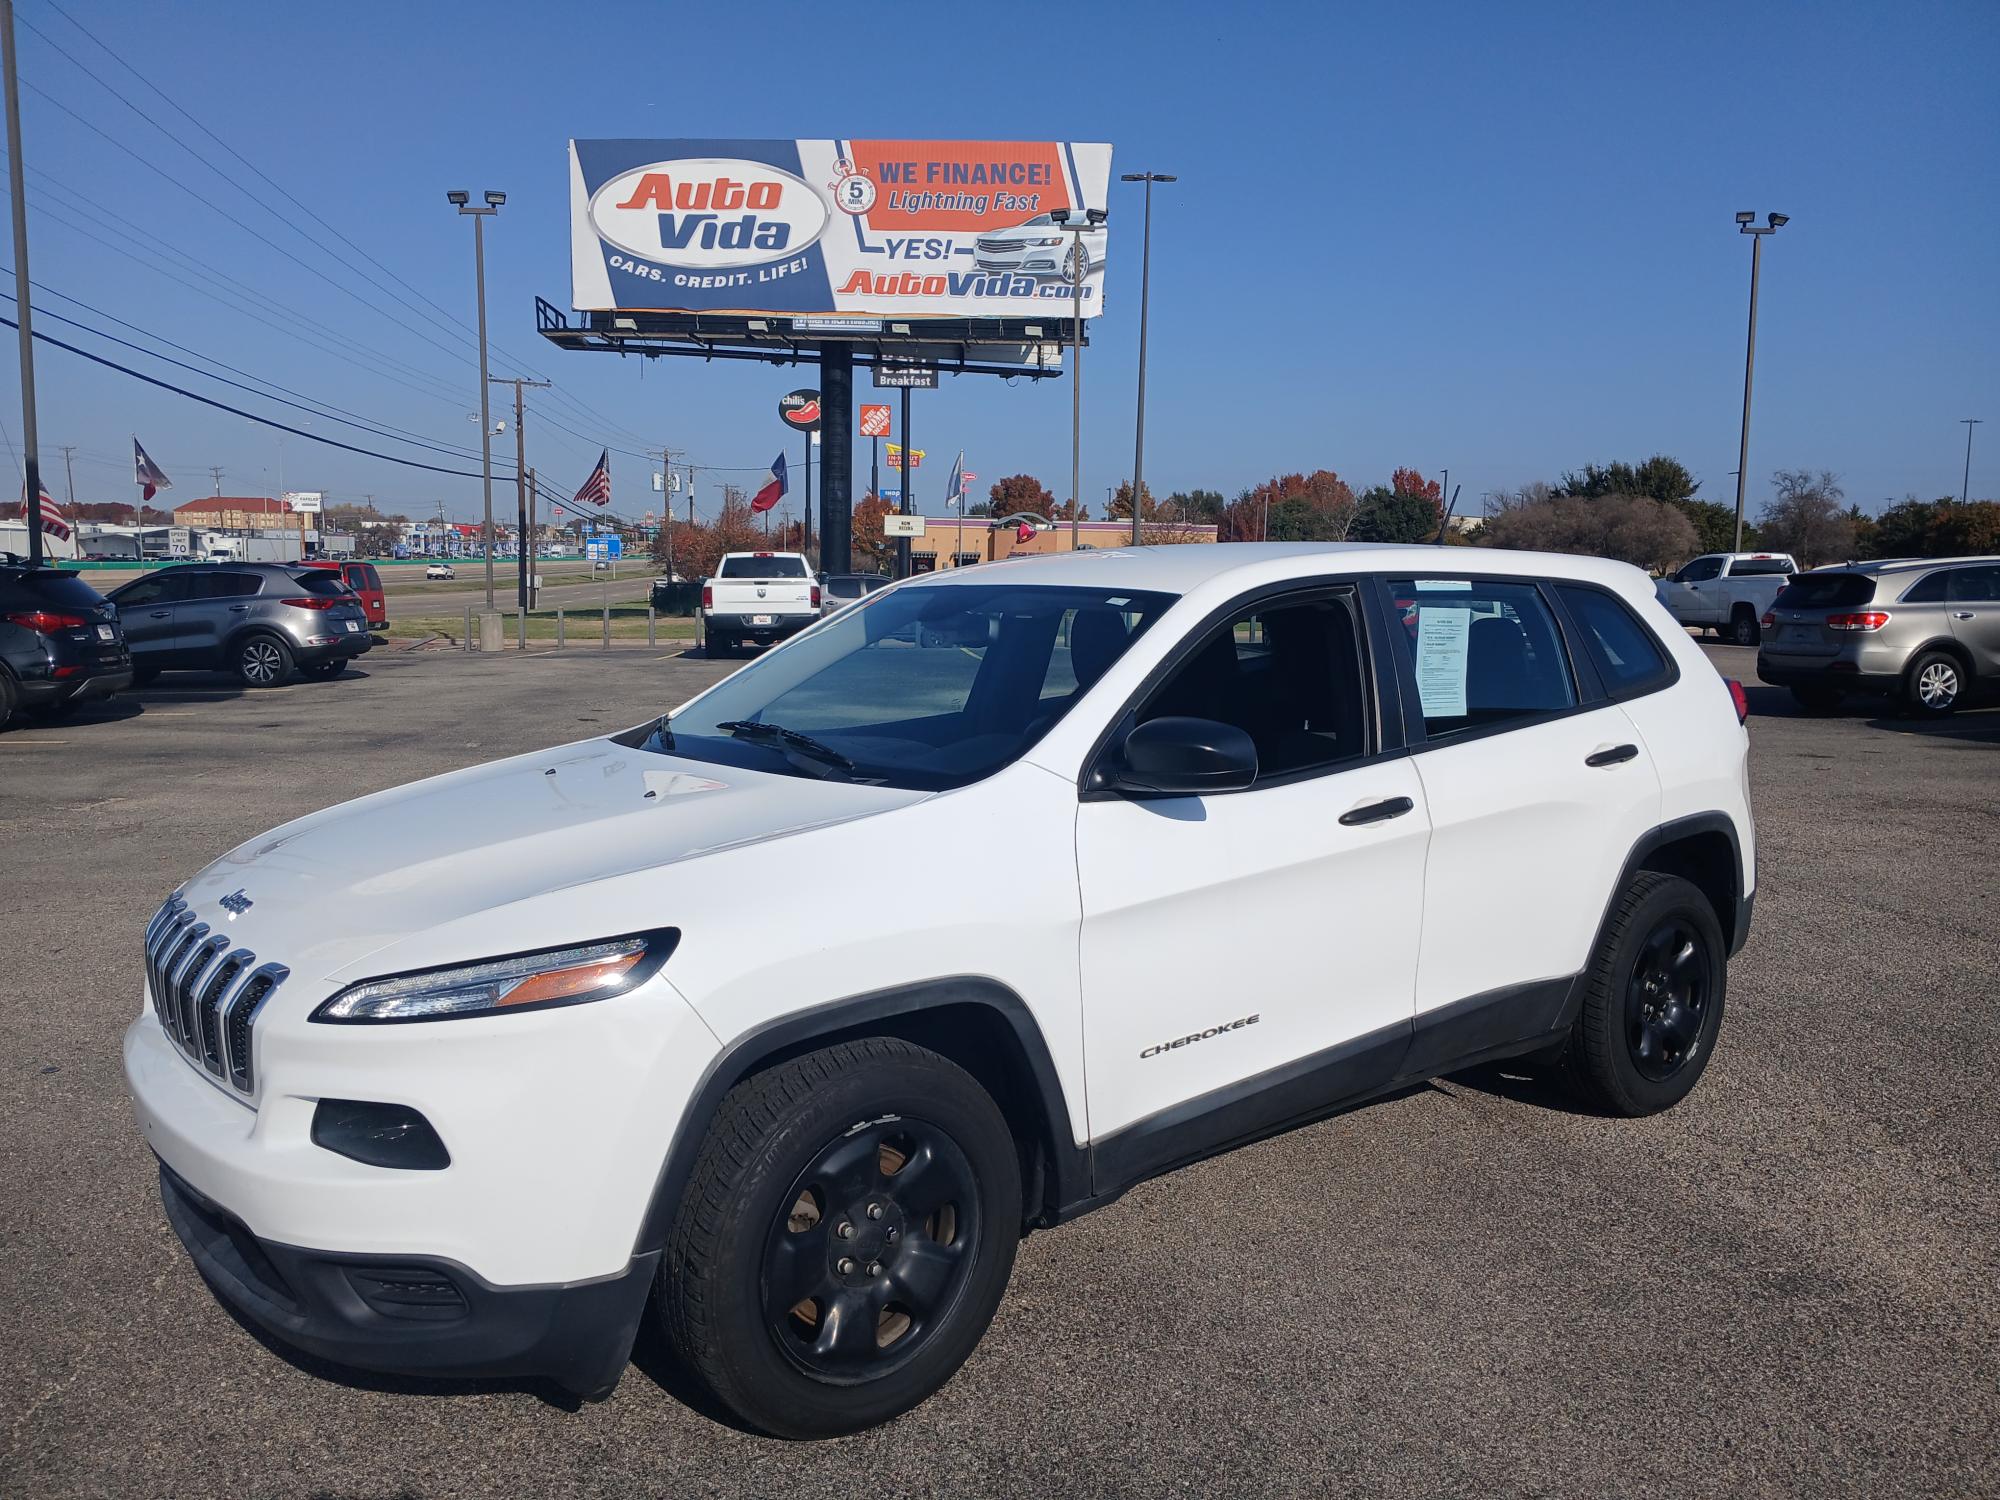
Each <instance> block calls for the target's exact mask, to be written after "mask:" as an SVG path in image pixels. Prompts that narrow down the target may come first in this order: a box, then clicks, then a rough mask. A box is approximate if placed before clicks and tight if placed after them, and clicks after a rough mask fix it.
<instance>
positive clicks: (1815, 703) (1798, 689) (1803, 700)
mask: <svg viewBox="0 0 2000 1500" xmlns="http://www.w3.org/2000/svg"><path fill="white" fill-rule="evenodd" d="M1846 697H1847V695H1846V694H1845V693H1843V692H1841V690H1840V689H1839V688H1837V687H1824V686H1822V685H1820V684H1818V683H1802V684H1799V685H1797V686H1795V687H1793V689H1792V701H1793V702H1795V703H1797V704H1798V706H1799V707H1800V708H1803V709H1804V710H1806V712H1807V713H1815V714H1824V713H1831V712H1832V711H1833V710H1834V709H1836V708H1838V707H1840V705H1841V704H1842V703H1843V702H1844V701H1845V700H1846Z"/></svg>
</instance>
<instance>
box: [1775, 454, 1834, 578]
mask: <svg viewBox="0 0 2000 1500" xmlns="http://www.w3.org/2000/svg"><path fill="white" fill-rule="evenodd" d="M1771 483H1772V484H1773V485H1774V486H1775V487H1776V488H1777V491H1778V494H1777V498H1776V499H1774V500H1772V501H1771V502H1770V503H1769V504H1767V505H1766V506H1765V507H1764V513H1763V515H1762V517H1761V518H1760V519H1759V521H1758V537H1759V543H1760V545H1762V546H1764V547H1767V548H1770V549H1772V550H1773V551H1785V552H1789V553H1791V554H1792V556H1793V557H1795V558H1797V559H1798V560H1799V561H1800V562H1801V563H1802V564H1804V565H1805V566H1806V567H1808V568H1814V567H1818V566H1819V565H1820V564H1821V563H1824V562H1839V561H1841V560H1842V559H1844V558H1848V557H1852V556H1853V555H1854V518H1853V517H1852V516H1850V515H1849V514H1848V513H1847V512H1846V510H1844V509H1843V508H1842V504H1841V502H1842V501H1844V500H1845V499H1846V498H1847V494H1846V492H1845V491H1844V490H1842V489H1841V487H1840V477H1839V476H1838V475H1837V474H1835V473H1833V472H1832V471H1831V470H1829V469H1821V470H1820V471H1819V472H1818V473H1817V474H1815V473H1813V471H1812V470H1810V469H1780V470H1778V472H1777V473H1775V474H1773V475H1772V476H1771Z"/></svg>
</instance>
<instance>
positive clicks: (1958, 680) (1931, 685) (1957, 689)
mask: <svg viewBox="0 0 2000 1500" xmlns="http://www.w3.org/2000/svg"><path fill="white" fill-rule="evenodd" d="M1964 697H1965V664H1964V663H1963V662H1961V661H1960V660H1959V659H1958V658H1957V657H1955V656H1953V655H1952V654H1951V653H1950V652H1949V651H1926V652H1924V653H1923V654H1922V655H1921V656H1919V657H1918V658H1917V659H1916V660H1915V661H1913V662H1911V663H1910V666H1909V670H1908V671H1907V672H1905V673H1904V674H1903V701H1904V702H1905V703H1906V704H1908V705H1909V709H1910V712H1911V713H1913V714H1916V715H1917V716H1918V717H1919V718H1924V719H1942V718H1944V717H1945V716H1946V715H1947V714H1950V713H1951V712H1953V711H1954V710H1955V709H1956V708H1957V707H1958V705H1959V702H1960V701H1961V700H1962V699H1963V698H1964Z"/></svg>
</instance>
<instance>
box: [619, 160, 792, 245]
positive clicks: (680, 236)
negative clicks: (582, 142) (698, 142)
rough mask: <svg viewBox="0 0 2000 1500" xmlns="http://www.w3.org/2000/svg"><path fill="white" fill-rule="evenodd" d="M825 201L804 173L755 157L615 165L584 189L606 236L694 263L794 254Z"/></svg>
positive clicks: (621, 242)
mask: <svg viewBox="0 0 2000 1500" xmlns="http://www.w3.org/2000/svg"><path fill="white" fill-rule="evenodd" d="M828 217H829V215H828V213H827V208H826V202H825V200H824V199H822V198H821V197H820V195H819V194H818V193H817V192H816V191H814V189H813V188H812V187H811V186H810V185H809V184H808V183H806V182H805V181H804V180H802V179H800V178H797V177H794V176H793V175H792V174H791V173H789V172H781V171H779V170H778V169H777V168H776V167H769V166H766V165H764V163H762V162H757V161H738V160H734V159H731V158H725V157H712V156H698V157H687V158H683V159H682V160H679V161H661V162H653V163H651V164H649V165H647V166H643V167H634V168H633V169H632V170H631V171H629V172H622V173H620V174H619V175H618V176H616V177H614V178H612V179H611V180H610V181H609V182H607V183H605V184H604V186H602V187H600V188H599V189H598V190H597V191H596V192H595V193H593V194H591V197H590V223H591V227H592V228H593V229H595V230H596V231H597V233H598V235H599V236H600V237H602V238H603V239H604V241H605V242H606V243H607V244H611V245H615V246H617V247H618V248H619V249H620V250H624V251H626V252H628V253H630V254H632V255H637V256H641V257H643V258H645V259H647V260H654V261H659V262H661V263H662V264H664V265H671V266H686V267H688V268H690V269H694V270H714V269H718V268H722V267H728V266H754V265H758V264H760V263H761V262H763V261H767V260H781V259H783V258H784V257H785V256H788V255H796V254H798V253H799V252H800V251H801V250H803V249H805V248H806V247H807V246H808V245H810V244H812V243H813V241H815V240H817V239H818V238H819V236H820V231H822V230H823V229H825V228H826V224H827V219H828Z"/></svg>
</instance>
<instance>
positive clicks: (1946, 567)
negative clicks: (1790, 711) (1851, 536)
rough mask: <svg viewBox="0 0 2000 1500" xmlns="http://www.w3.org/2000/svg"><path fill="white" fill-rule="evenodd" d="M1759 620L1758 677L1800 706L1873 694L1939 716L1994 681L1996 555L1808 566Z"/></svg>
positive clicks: (1999, 596)
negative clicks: (1782, 689) (1780, 688)
mask: <svg viewBox="0 0 2000 1500" xmlns="http://www.w3.org/2000/svg"><path fill="white" fill-rule="evenodd" d="M1763 627H1764V631H1763V647H1762V649H1761V650H1759V651H1758V653H1757V675H1758V676H1759V677H1761V678H1763V679H1764V681H1766V682H1770V683H1776V684H1779V685H1780V686H1784V687H1789V688H1790V689H1791V690H1792V695H1793V696H1794V697H1795V698H1797V699H1798V700H1799V702H1800V703H1802V704H1804V705H1805V706H1806V707H1807V708H1815V709H1824V708H1832V707H1834V706H1835V705H1836V704H1838V703H1839V702H1840V700H1841V698H1842V697H1844V696H1845V695H1846V694H1848V693H1880V694H1886V695H1888V696H1890V697H1895V698H1900V699H1902V701H1903V702H1904V704H1906V705H1907V706H1908V707H1909V709H1910V710H1911V711H1912V712H1913V713H1918V714H1925V715H1937V714H1948V713H1950V712H1952V710H1954V709H1956V708H1958V707H1959V706H1960V705H1961V704H1963V703H1964V702H1965V701H1966V700H1967V699H1968V698H1969V697H1972V696H1973V695H1975V694H1977V693H1978V692H1980V691H1981V690H1982V689H1986V690H1990V689H1993V688H1995V687H2000V557H1938V558H1929V559H1923V560H1911V559H1907V558H1898V559H1896V560H1894V561H1889V562H1873V563H1850V564H1848V565H1847V566H1846V567H1841V568H1815V569H1814V570H1813V571H1812V572H1810V573H1800V574H1798V575H1797V576H1796V577H1794V578H1793V579H1792V581H1791V582H1790V583H1788V584H1787V585H1786V586H1785V587H1784V589H1783V590H1782V591H1781V592H1780V593H1779V594H1778V598H1777V601H1776V602H1775V603H1774V604H1773V605H1772V606H1771V611H1770V613H1769V614H1767V615H1765V616H1764V620H1763Z"/></svg>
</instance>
